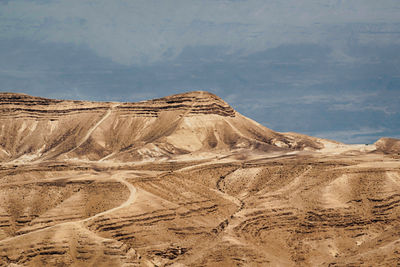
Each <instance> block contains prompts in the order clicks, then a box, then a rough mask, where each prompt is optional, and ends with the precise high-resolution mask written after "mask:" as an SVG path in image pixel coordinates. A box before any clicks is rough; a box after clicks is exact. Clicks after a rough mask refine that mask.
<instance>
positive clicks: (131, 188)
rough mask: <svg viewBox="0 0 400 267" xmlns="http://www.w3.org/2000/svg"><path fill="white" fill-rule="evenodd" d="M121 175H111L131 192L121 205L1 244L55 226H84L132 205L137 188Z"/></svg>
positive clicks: (2, 241)
mask: <svg viewBox="0 0 400 267" xmlns="http://www.w3.org/2000/svg"><path fill="white" fill-rule="evenodd" d="M120 176H121V174H119V173H118V174H114V175H112V176H111V177H110V180H116V181H118V182H120V183H121V184H124V185H125V186H126V187H127V188H128V190H129V192H130V194H129V197H128V199H127V200H126V201H125V202H123V203H122V204H121V205H119V206H117V207H114V208H112V209H109V210H106V211H103V212H100V213H97V214H95V215H93V216H91V217H88V218H86V219H82V220H77V221H73V222H63V223H58V224H55V225H51V226H48V227H44V228H41V229H38V230H34V231H32V232H28V233H24V234H21V235H17V236H12V237H9V238H6V239H3V240H0V244H1V243H6V242H8V241H10V240H13V239H18V238H23V237H24V236H26V235H30V234H35V233H40V232H43V231H47V230H49V229H53V228H56V227H62V226H67V225H71V224H76V225H78V226H79V227H84V223H85V222H88V221H90V220H93V219H96V218H98V217H100V216H104V215H106V214H110V213H112V212H114V211H116V210H119V209H123V208H126V207H128V206H130V205H131V204H133V203H134V202H135V200H136V188H135V187H134V186H133V185H132V184H131V183H129V182H127V181H125V179H124V178H122V177H120ZM84 228H85V227H84ZM87 230H88V231H89V229H87ZM93 234H94V235H95V233H93Z"/></svg>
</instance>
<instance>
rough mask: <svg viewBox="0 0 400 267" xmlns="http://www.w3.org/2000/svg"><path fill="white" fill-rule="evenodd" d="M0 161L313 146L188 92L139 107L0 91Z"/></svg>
mask: <svg viewBox="0 0 400 267" xmlns="http://www.w3.org/2000/svg"><path fill="white" fill-rule="evenodd" d="M0 114H1V116H0V128H1V132H0V160H3V161H10V160H21V161H35V160H38V159H41V160H47V159H70V158H78V159H89V160H111V159H115V160H119V161H132V160H133V161H134V160H142V159H146V158H170V157H173V156H176V155H182V154H188V153H192V152H210V151H232V150H243V149H251V150H259V151H277V150H282V149H317V148H320V147H321V144H320V143H318V141H316V140H313V139H308V138H305V137H301V138H299V137H293V136H289V135H283V134H280V133H277V132H274V131H272V130H270V129H268V128H266V127H264V126H261V125H260V124H258V123H256V122H254V121H252V120H250V119H248V118H245V117H244V116H242V115H240V114H239V113H238V112H236V111H235V110H234V109H233V108H232V107H231V106H229V105H228V104H227V103H226V102H225V101H223V100H222V99H221V98H219V97H217V96H216V95H214V94H211V93H208V92H202V91H200V92H189V93H184V94H178V95H172V96H168V97H164V98H159V99H154V100H149V101H142V102H138V103H112V102H87V101H62V100H53V99H46V98H40V97H32V96H28V95H23V94H13V93H2V94H0Z"/></svg>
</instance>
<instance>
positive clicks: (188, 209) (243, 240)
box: [0, 92, 400, 266]
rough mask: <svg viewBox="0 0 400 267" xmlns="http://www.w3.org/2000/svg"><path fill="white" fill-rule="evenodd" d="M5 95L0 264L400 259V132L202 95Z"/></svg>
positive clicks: (0, 133) (0, 119)
mask: <svg viewBox="0 0 400 267" xmlns="http://www.w3.org/2000/svg"><path fill="white" fill-rule="evenodd" d="M0 102H1V103H2V105H0V109H1V112H2V113H1V116H0V141H1V143H0V144H1V148H0V162H1V165H0V266H398V265H400V235H399V233H400V220H399V218H400V159H399V154H398V153H399V150H398V146H399V140H396V139H385V138H384V139H381V140H380V141H379V142H377V143H376V144H374V145H369V146H366V145H345V144H341V143H339V142H335V141H331V140H324V139H319V138H314V137H308V136H304V135H300V134H296V133H277V132H274V131H272V130H270V129H267V128H265V127H263V126H261V125H259V124H258V123H256V122H254V121H252V120H250V119H247V118H245V117H243V116H242V115H240V114H238V113H237V112H236V111H234V110H233V109H232V108H231V107H229V105H228V104H226V103H225V102H224V101H223V100H221V99H219V98H218V97H216V96H214V95H212V94H209V93H206V92H192V93H187V94H181V95H175V96H170V97H167V98H162V99H156V100H151V101H144V102H140V103H98V102H80V101H59V100H49V99H43V98H35V97H30V96H25V95H15V94H0Z"/></svg>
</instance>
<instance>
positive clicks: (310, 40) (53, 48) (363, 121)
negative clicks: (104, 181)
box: [0, 0, 400, 143]
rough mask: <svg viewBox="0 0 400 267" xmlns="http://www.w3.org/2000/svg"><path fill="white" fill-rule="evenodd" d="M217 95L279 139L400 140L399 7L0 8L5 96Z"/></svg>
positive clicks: (102, 1)
mask: <svg viewBox="0 0 400 267" xmlns="http://www.w3.org/2000/svg"><path fill="white" fill-rule="evenodd" d="M195 90H204V91H210V92H212V93H215V94H217V95H218V96H220V97H221V98H223V99H224V100H225V101H227V102H228V103H229V104H230V105H231V106H232V107H233V108H235V109H236V110H237V111H238V112H240V113H242V114H243V115H245V116H248V117H250V118H252V119H254V120H256V121H258V122H260V123H261V124H263V125H265V126H267V127H269V128H271V129H273V130H276V131H281V132H287V131H291V132H299V133H304V134H308V135H312V136H317V137H323V138H330V139H334V140H338V141H342V142H345V143H373V142H375V141H376V140H377V139H379V138H380V137H382V136H390V137H397V138H400V1H398V0H380V1H376V0H324V1H320V0H292V1H289V0H279V1H278V0H212V1H211V0H202V1H200V0H158V1H156V0H143V1H142V0H140V1H139V0H113V1H109V0H97V1H89V0H52V1H50V0H29V1H28V0H0V91H2V92H20V93H26V94H30V95H34V96H42V97H49V98H61V99H74V100H93V101H132V102H135V101H141V100H146V99H151V98H157V97H162V96H167V95H171V94H176V93H182V92H186V91H195Z"/></svg>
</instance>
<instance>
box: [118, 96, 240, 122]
mask: <svg viewBox="0 0 400 267" xmlns="http://www.w3.org/2000/svg"><path fill="white" fill-rule="evenodd" d="M118 109H120V110H125V111H128V112H129V113H134V114H135V115H138V116H140V117H157V116H158V115H159V113H160V112H162V111H183V112H185V116H195V115H201V114H215V115H220V116H224V117H235V110H234V109H233V108H232V107H231V106H229V105H228V104H227V103H226V102H225V101H223V100H222V99H221V98H219V97H218V96H216V95H214V94H212V93H209V92H205V91H194V92H188V93H183V94H176V95H171V96H167V97H163V98H158V99H153V100H148V101H142V102H138V103H124V104H121V105H119V106H118Z"/></svg>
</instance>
